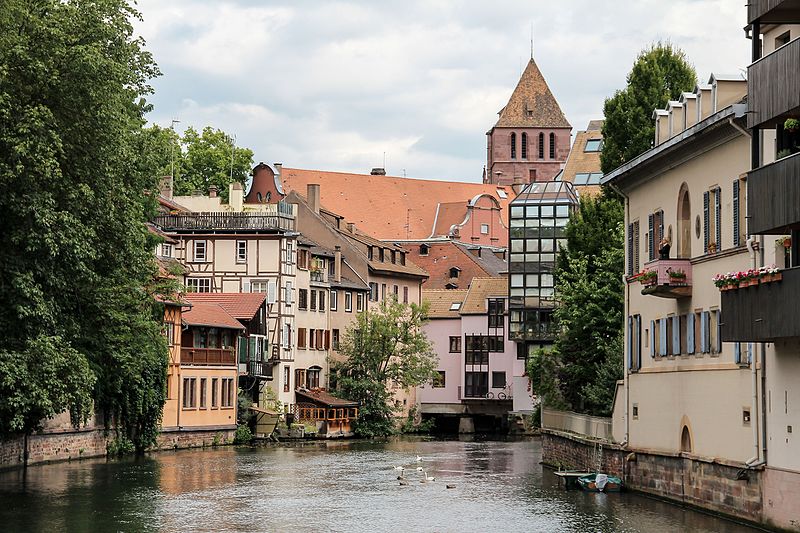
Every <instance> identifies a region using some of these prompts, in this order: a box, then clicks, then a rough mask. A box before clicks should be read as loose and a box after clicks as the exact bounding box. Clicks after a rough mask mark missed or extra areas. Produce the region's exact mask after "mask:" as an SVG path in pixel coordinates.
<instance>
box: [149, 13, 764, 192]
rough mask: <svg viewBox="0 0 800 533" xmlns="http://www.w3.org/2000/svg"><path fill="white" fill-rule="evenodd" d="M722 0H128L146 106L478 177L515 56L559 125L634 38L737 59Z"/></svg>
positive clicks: (612, 83) (267, 148) (328, 166)
mask: <svg viewBox="0 0 800 533" xmlns="http://www.w3.org/2000/svg"><path fill="white" fill-rule="evenodd" d="M744 4H745V3H744V2H736V1H731V0H671V1H670V2H665V1H663V0H617V1H602V2H598V1H597V0H561V1H552V0H492V1H490V2H489V1H485V0H470V1H466V0H465V1H447V0H420V1H417V0H403V1H384V0H381V1H374V0H364V1H349V2H346V1H342V2H333V1H313V0H289V1H285V2H281V1H265V0H264V1H259V0H250V1H247V0H239V1H236V0H232V1H227V2H225V1H211V0H168V1H165V0H139V1H138V8H139V10H140V11H141V13H142V16H143V17H144V21H143V22H142V23H140V24H137V25H136V27H137V30H138V31H139V32H140V34H141V35H142V36H143V37H144V38H145V40H146V41H147V47H148V49H149V50H150V51H151V52H152V53H153V54H154V56H155V58H156V61H157V62H158V64H159V67H160V68H161V71H162V72H163V75H162V76H161V77H160V78H158V79H156V80H154V82H153V85H154V87H155V90H156V93H155V95H154V97H153V98H152V99H151V101H152V103H153V104H154V105H155V110H154V111H153V112H152V113H151V115H150V116H149V119H150V121H151V122H155V123H158V124H160V125H162V126H169V125H170V121H171V119H172V118H178V119H179V120H180V121H181V123H180V125H179V127H180V128H181V129H183V128H185V127H188V126H194V127H195V128H197V129H200V128H202V127H203V126H206V125H211V126H214V127H216V128H221V129H223V130H225V131H226V132H228V133H232V134H235V135H236V138H237V144H238V145H239V146H247V147H249V148H251V149H252V150H253V151H254V153H255V156H254V159H255V161H256V163H257V162H259V161H265V162H268V163H273V162H281V163H283V164H284V165H286V166H289V167H297V168H310V169H311V168H313V169H324V170H337V171H348V172H350V171H352V172H364V173H366V172H369V170H370V169H371V168H372V167H375V166H382V165H383V158H384V155H383V154H384V152H385V154H386V156H385V157H386V169H387V173H389V174H391V175H400V176H402V175H403V174H404V173H406V174H407V175H408V176H409V177H417V178H428V179H450V180H459V181H480V177H481V172H482V169H483V165H484V164H485V160H486V136H485V133H486V131H487V130H488V129H489V128H490V127H491V126H492V125H493V124H494V122H495V121H496V119H497V112H498V111H499V110H500V108H501V107H502V106H503V105H505V103H506V101H507V100H508V97H509V96H510V95H511V92H512V90H513V89H514V87H515V85H516V83H517V80H518V79H519V75H520V66H524V64H525V62H526V61H527V60H528V58H529V56H530V33H531V23H532V24H533V28H534V40H535V52H534V56H535V59H536V62H537V63H538V64H539V67H540V68H541V70H542V72H543V73H544V75H545V78H546V79H547V81H548V84H549V85H550V88H551V89H552V91H553V93H554V94H555V96H556V98H557V99H558V101H559V103H560V104H561V108H562V109H563V111H564V113H565V114H566V115H567V119H568V120H569V121H570V123H571V124H572V126H573V132H574V131H577V130H580V129H584V128H585V127H586V124H587V123H588V121H589V120H590V119H596V118H602V107H603V99H604V98H605V97H606V96H609V95H610V94H612V93H613V92H614V91H615V90H616V89H619V88H622V87H623V86H624V85H625V76H626V74H627V73H628V71H629V70H630V68H631V65H632V64H633V61H634V59H635V57H636V55H637V53H638V52H639V50H641V49H642V48H643V47H644V46H646V45H647V44H649V43H651V42H653V41H655V40H659V39H668V40H670V41H672V42H673V43H674V44H676V45H678V46H680V47H681V48H683V49H684V50H685V51H686V53H687V55H688V57H689V59H690V61H691V62H692V63H693V64H694V66H695V67H696V69H697V72H698V75H699V76H700V78H701V79H702V81H707V78H708V76H709V74H710V73H711V72H717V73H733V72H737V71H738V69H742V68H746V66H747V63H748V57H749V45H748V43H749V41H747V40H746V39H745V36H744V32H743V30H742V27H743V26H744V23H745V20H744V19H745V15H746V8H745V7H744Z"/></svg>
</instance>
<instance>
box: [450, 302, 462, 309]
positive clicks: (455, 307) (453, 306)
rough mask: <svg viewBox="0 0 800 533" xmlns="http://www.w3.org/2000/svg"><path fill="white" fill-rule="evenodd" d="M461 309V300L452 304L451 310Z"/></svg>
mask: <svg viewBox="0 0 800 533" xmlns="http://www.w3.org/2000/svg"><path fill="white" fill-rule="evenodd" d="M459 309H461V302H453V303H451V304H450V310H451V311H458V310H459Z"/></svg>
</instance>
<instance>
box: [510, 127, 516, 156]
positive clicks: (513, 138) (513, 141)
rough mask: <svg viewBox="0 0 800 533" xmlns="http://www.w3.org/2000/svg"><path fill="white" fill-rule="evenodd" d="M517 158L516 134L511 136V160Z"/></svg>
mask: <svg viewBox="0 0 800 533" xmlns="http://www.w3.org/2000/svg"><path fill="white" fill-rule="evenodd" d="M516 158H517V134H516V133H512V134H511V159H516Z"/></svg>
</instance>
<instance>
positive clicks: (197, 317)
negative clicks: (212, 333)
mask: <svg viewBox="0 0 800 533" xmlns="http://www.w3.org/2000/svg"><path fill="white" fill-rule="evenodd" d="M186 297H187V299H188V297H189V295H188V294H187V295H186ZM182 320H183V321H184V322H185V323H186V324H188V325H189V326H207V327H211V328H226V329H244V326H242V324H241V323H240V322H239V321H238V320H236V319H235V318H233V317H232V316H231V315H229V314H228V313H227V312H226V311H225V310H224V309H223V308H222V307H220V306H219V305H217V304H212V303H200V302H192V308H191V309H189V310H188V311H184V312H183V313H182Z"/></svg>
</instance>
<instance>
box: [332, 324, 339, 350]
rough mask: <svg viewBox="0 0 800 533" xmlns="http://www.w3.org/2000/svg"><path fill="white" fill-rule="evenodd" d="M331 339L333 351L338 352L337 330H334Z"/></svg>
mask: <svg viewBox="0 0 800 533" xmlns="http://www.w3.org/2000/svg"><path fill="white" fill-rule="evenodd" d="M331 337H332V340H331V344H332V345H333V349H334V350H338V349H339V330H338V329H334V330H333V333H332V335H331Z"/></svg>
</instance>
